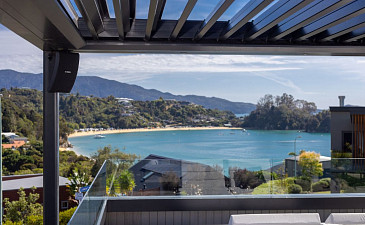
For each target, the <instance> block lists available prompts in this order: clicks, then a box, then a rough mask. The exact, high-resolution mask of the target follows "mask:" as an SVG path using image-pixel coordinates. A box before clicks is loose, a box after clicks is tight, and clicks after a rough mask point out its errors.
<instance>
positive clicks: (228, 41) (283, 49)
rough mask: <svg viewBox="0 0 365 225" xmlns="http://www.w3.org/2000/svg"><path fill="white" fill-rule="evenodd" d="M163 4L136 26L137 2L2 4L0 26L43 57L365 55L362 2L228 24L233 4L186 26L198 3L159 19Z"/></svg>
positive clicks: (285, 3) (270, 9)
mask: <svg viewBox="0 0 365 225" xmlns="http://www.w3.org/2000/svg"><path fill="white" fill-rule="evenodd" d="M166 1H167V0H150V1H149V10H148V16H147V18H146V19H137V18H136V16H135V15H136V11H138V10H139V9H138V8H136V0H112V1H109V2H107V0H28V1H24V0H0V23H2V24H4V25H5V26H6V27H7V28H9V29H10V30H12V31H14V32H15V33H17V34H18V35H20V36H21V37H23V38H24V39H26V40H28V41H29V42H31V43H32V44H33V45H35V46H37V47H38V48H40V49H42V50H71V51H74V52H116V53H117V52H119V53H207V54H273V55H282V54H283V55H352V56H356V55H365V47H364V44H363V40H364V38H365V1H364V0H278V1H275V2H274V4H271V3H273V0H250V1H248V2H246V3H243V2H242V5H241V6H240V10H238V12H237V14H236V15H233V16H232V18H231V19H230V20H228V21H220V20H219V18H220V17H221V16H222V15H223V14H224V13H225V12H226V11H227V10H228V9H229V7H230V6H232V3H233V2H234V0H220V1H219V3H218V4H217V6H216V7H215V8H214V9H213V10H212V11H211V13H210V14H209V15H208V16H207V17H206V18H205V19H204V20H200V21H199V20H188V18H189V15H190V13H191V12H192V10H193V9H194V7H195V6H196V3H197V1H198V0H187V3H186V6H185V7H184V9H182V10H181V9H179V10H177V11H178V12H182V13H179V15H178V16H177V17H176V18H178V19H177V20H166V19H161V18H162V14H163V12H164V8H165V4H166ZM108 5H109V7H112V8H113V11H114V12H115V17H111V14H110V12H109V9H110V8H108ZM236 6H237V4H235V7H236ZM79 15H81V16H79Z"/></svg>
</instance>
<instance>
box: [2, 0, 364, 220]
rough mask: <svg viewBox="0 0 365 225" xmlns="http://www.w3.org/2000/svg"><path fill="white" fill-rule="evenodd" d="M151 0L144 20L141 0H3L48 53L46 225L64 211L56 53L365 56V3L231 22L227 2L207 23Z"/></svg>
mask: <svg viewBox="0 0 365 225" xmlns="http://www.w3.org/2000/svg"><path fill="white" fill-rule="evenodd" d="M149 1H150V5H149V10H148V17H147V18H146V19H138V18H136V0H112V1H107V0H27V1H24V0H0V23H1V24H3V25H4V26H5V27H7V28H8V29H10V30H12V31H13V32H15V33H16V34H18V35H19V36H21V37H22V38H24V39H25V40H27V41H28V42H30V43H31V44H33V45H34V46H36V47H38V48H39V49H41V50H43V51H44V56H43V63H44V64H43V77H44V81H43V95H44V104H43V106H44V110H43V113H44V114H43V117H44V118H43V120H44V127H43V129H44V136H43V141H44V160H43V161H44V176H43V183H44V198H43V199H44V224H45V225H55V224H58V212H59V186H58V185H59V180H58V177H59V168H58V167H59V105H58V104H59V103H58V101H59V94H58V93H57V92H50V91H49V89H50V86H51V85H52V84H51V80H52V73H53V72H52V69H53V66H54V65H53V64H52V63H53V62H52V57H53V55H54V53H57V52H62V53H63V54H70V53H161V54H231V55H248V54H253V55H313V56H316V55H326V56H365V46H364V43H363V40H364V38H365V16H364V14H365V1H364V0H331V1H330V0H279V1H277V2H276V3H275V4H271V3H272V2H273V0H250V1H248V3H247V4H246V5H242V6H241V8H240V9H239V10H238V12H237V13H236V14H235V15H233V16H232V18H231V19H230V20H228V21H219V18H220V17H221V16H222V15H223V14H224V13H225V12H226V10H227V9H229V8H230V6H231V5H232V3H233V2H234V0H220V1H219V2H218V4H217V6H216V7H214V9H212V11H211V13H210V14H209V15H208V16H207V17H206V18H205V19H204V20H188V18H189V16H190V14H191V12H192V11H193V9H194V8H195V6H196V4H198V0H188V1H187V3H186V5H185V7H184V9H183V10H182V13H181V15H178V18H179V19H177V20H164V19H162V15H163V11H164V8H165V4H166V1H168V0H149ZM72 2H74V3H75V5H76V7H75V6H74V5H73V4H72ZM110 4H112V6H111V5H110ZM108 5H109V6H108ZM110 8H113V9H114V12H115V18H112V17H111V16H110V13H109V9H110ZM79 15H80V16H79ZM253 19H254V20H253ZM65 52H67V53H65ZM232 57H235V56H232ZM60 63H62V60H61V62H60ZM75 63H77V64H78V62H76V61H75ZM66 83H67V82H66ZM68 85H69V86H71V87H72V84H68Z"/></svg>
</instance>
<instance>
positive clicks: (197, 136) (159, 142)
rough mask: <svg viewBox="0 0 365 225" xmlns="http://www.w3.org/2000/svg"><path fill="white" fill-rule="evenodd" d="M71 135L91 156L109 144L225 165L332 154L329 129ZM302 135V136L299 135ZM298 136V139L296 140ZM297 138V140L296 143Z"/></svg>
mask: <svg viewBox="0 0 365 225" xmlns="http://www.w3.org/2000/svg"><path fill="white" fill-rule="evenodd" d="M105 136H106V137H105V138H104V139H94V138H93V136H83V137H73V138H70V142H71V144H72V145H73V146H74V149H73V150H74V151H76V152H77V153H78V154H82V155H86V156H90V155H91V154H93V153H95V152H96V151H97V149H98V148H102V147H104V146H108V145H110V146H111V147H112V148H118V149H119V150H121V151H123V152H127V153H134V154H137V155H140V156H141V158H144V157H146V156H148V155H150V154H155V155H159V156H164V157H169V158H174V159H182V160H188V161H194V162H199V163H204V164H208V165H219V166H221V167H223V168H224V169H226V168H228V167H240V168H247V169H251V170H260V169H267V168H270V167H272V166H273V165H277V164H279V163H282V162H283V160H284V159H285V158H287V157H289V156H288V153H290V152H293V151H294V147H295V145H296V152H297V153H299V151H300V150H306V151H315V152H317V153H320V154H321V155H323V156H330V145H331V143H330V134H329V133H305V132H297V131H262V130H247V131H246V132H243V131H242V130H181V131H179V130H176V131H153V132H148V131H146V132H135V133H121V134H109V135H105ZM298 137H300V138H298ZM295 138H296V141H295ZM294 142H296V143H294Z"/></svg>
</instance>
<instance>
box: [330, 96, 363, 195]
mask: <svg viewBox="0 0 365 225" xmlns="http://www.w3.org/2000/svg"><path fill="white" fill-rule="evenodd" d="M339 98H340V106H337V107H330V111H331V151H332V169H331V173H332V183H331V191H332V192H334V193H339V192H340V190H344V189H345V190H347V191H351V192H361V193H363V192H364V190H365V180H364V178H363V177H364V175H365V159H364V158H365V141H364V140H365V107H353V106H345V105H344V96H340V97H339ZM355 183H356V184H357V185H354V184H355ZM359 184H360V185H359Z"/></svg>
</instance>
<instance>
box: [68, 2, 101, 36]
mask: <svg viewBox="0 0 365 225" xmlns="http://www.w3.org/2000/svg"><path fill="white" fill-rule="evenodd" d="M75 3H76V5H77V8H78V9H79V11H80V13H81V15H82V17H83V19H84V20H85V22H86V24H87V27H88V29H89V31H90V33H91V35H92V36H93V38H95V39H97V38H98V34H100V33H101V32H103V31H104V25H103V19H102V17H101V14H100V11H99V7H98V5H97V3H96V2H95V0H75Z"/></svg>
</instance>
